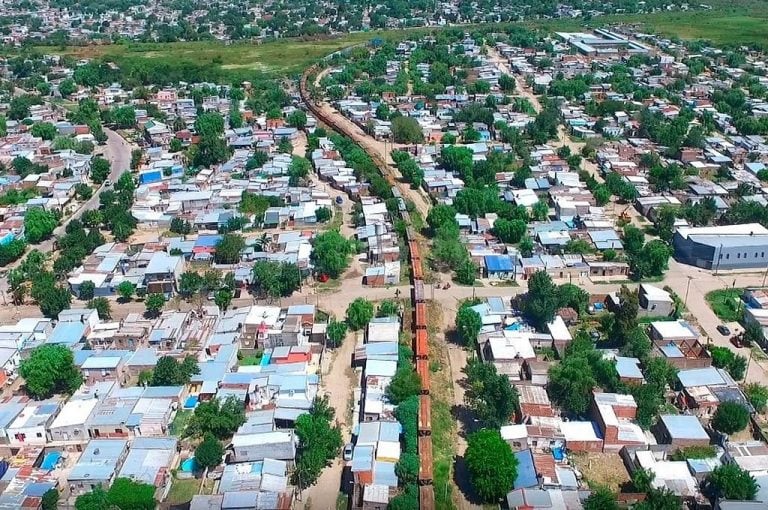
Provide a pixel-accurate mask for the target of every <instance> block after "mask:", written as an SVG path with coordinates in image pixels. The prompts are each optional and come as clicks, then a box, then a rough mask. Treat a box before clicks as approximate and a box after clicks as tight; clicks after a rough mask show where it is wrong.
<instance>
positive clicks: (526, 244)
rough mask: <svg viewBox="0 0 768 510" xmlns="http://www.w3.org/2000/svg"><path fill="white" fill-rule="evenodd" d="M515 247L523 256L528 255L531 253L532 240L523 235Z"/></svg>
mask: <svg viewBox="0 0 768 510" xmlns="http://www.w3.org/2000/svg"><path fill="white" fill-rule="evenodd" d="M517 247H518V249H519V250H520V255H522V256H523V257H530V256H531V255H532V254H533V240H532V239H531V238H530V237H528V236H525V237H523V238H522V239H521V240H520V244H519V245H518V246H517Z"/></svg>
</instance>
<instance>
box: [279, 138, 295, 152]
mask: <svg viewBox="0 0 768 510" xmlns="http://www.w3.org/2000/svg"><path fill="white" fill-rule="evenodd" d="M277 152H279V153H280V154H291V153H292V152H293V144H292V143H291V141H290V140H289V139H288V138H286V137H285V136H284V137H282V138H281V139H280V141H279V142H278V143H277Z"/></svg>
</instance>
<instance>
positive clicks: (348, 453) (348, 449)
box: [342, 443, 353, 462]
mask: <svg viewBox="0 0 768 510" xmlns="http://www.w3.org/2000/svg"><path fill="white" fill-rule="evenodd" d="M352 449H353V446H352V443H347V444H345V445H344V453H342V458H343V459H344V462H349V461H350V460H352Z"/></svg>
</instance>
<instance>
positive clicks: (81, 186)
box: [75, 182, 93, 202]
mask: <svg viewBox="0 0 768 510" xmlns="http://www.w3.org/2000/svg"><path fill="white" fill-rule="evenodd" d="M75 196H76V197H77V199H78V200H82V201H83V202H85V201H86V200H90V198H91V197H92V196H93V190H92V189H91V187H90V186H88V185H87V184H86V183H84V182H79V183H77V184H76V185H75Z"/></svg>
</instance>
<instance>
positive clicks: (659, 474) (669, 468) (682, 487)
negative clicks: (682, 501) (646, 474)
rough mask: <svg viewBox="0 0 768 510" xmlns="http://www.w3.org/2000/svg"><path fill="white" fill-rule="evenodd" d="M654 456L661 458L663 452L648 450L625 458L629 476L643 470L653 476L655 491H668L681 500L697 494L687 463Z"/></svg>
mask: <svg viewBox="0 0 768 510" xmlns="http://www.w3.org/2000/svg"><path fill="white" fill-rule="evenodd" d="M656 455H659V456H662V455H664V453H663V452H653V451H650V450H638V451H635V452H634V454H630V455H629V456H628V457H629V459H626V458H625V461H626V460H628V462H625V464H627V467H628V468H629V470H630V474H632V473H634V472H635V471H636V470H638V469H645V470H648V471H650V472H652V473H653V474H654V479H653V482H652V484H653V487H655V488H657V489H668V490H670V491H672V492H673V493H674V494H675V495H677V496H680V497H683V498H692V497H695V496H696V495H697V494H698V492H699V491H698V484H697V482H696V479H695V478H694V477H693V476H692V475H691V472H690V471H689V470H688V463H687V462H685V461H669V460H661V457H660V458H656Z"/></svg>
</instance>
